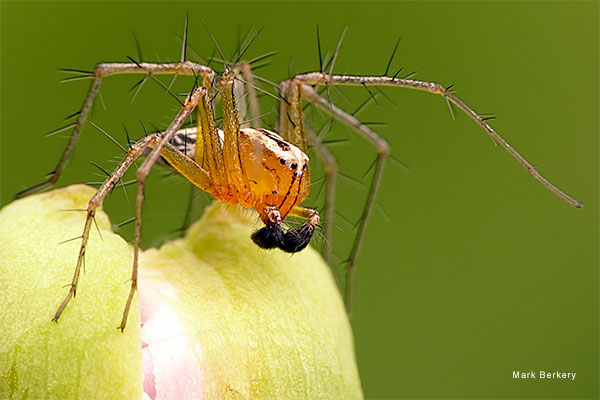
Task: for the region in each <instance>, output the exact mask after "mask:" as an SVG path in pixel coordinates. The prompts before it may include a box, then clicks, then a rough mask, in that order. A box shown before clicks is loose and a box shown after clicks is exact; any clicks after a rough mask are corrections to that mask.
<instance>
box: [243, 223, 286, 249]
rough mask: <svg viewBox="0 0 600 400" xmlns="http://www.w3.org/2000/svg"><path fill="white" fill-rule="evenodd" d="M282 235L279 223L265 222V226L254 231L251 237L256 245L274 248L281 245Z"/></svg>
mask: <svg viewBox="0 0 600 400" xmlns="http://www.w3.org/2000/svg"><path fill="white" fill-rule="evenodd" d="M283 236H284V234H283V229H282V228H281V225H280V224H267V226H265V227H263V228H260V229H259V230H257V231H255V232H254V233H253V234H252V236H251V238H252V241H253V242H254V243H256V245H257V246H258V247H261V248H263V249H274V248H276V247H281V244H282V243H283Z"/></svg>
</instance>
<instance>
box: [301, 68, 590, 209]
mask: <svg viewBox="0 0 600 400" xmlns="http://www.w3.org/2000/svg"><path fill="white" fill-rule="evenodd" d="M293 79H298V80H300V81H302V82H303V83H305V84H306V85H353V86H356V85H363V86H395V87H402V88H407V89H416V90H422V91H426V92H429V93H433V94H438V95H441V96H442V97H444V98H445V99H446V100H447V101H450V102H452V103H453V104H455V105H456V106H457V107H458V108H460V109H461V110H462V111H463V112H464V113H465V114H467V115H468V116H469V117H470V118H471V119H472V120H474V121H475V122H477V123H478V124H479V125H480V126H481V127H482V128H483V129H484V130H485V131H486V132H487V134H488V135H489V136H490V137H492V139H494V141H496V142H497V143H498V144H500V146H502V147H503V148H504V149H506V151H508V152H509V153H510V154H511V155H512V156H513V157H514V158H515V159H517V161H518V162H519V163H520V164H521V165H522V166H523V167H524V168H525V169H526V170H527V172H529V173H530V174H531V176H533V177H534V178H535V179H536V180H538V181H539V182H541V183H542V184H543V185H544V186H546V187H547V188H548V189H550V190H551V191H552V192H553V193H554V194H556V195H557V196H559V197H560V198H561V199H563V200H564V201H566V202H567V203H569V204H571V205H572V206H574V207H576V208H583V205H582V204H581V203H580V202H578V201H577V200H575V199H574V198H572V197H571V196H569V195H567V194H566V193H564V192H563V191H562V190H560V189H559V188H557V187H556V186H554V185H553V184H552V183H550V182H549V181H548V180H547V179H546V178H544V177H543V176H542V175H540V174H539V173H538V172H537V171H536V169H535V167H534V166H533V165H531V164H530V163H529V162H528V161H527V160H525V158H523V156H521V155H520V154H519V153H518V152H517V151H516V150H515V149H513V148H512V147H511V146H510V145H509V144H508V142H506V141H505V140H504V139H503V138H502V137H501V136H500V135H498V134H497V133H496V131H494V129H492V127H491V126H489V125H488V124H487V122H485V120H484V119H483V118H482V117H480V116H479V115H478V114H477V113H476V112H475V111H473V110H472V109H471V108H470V107H469V106H467V105H466V104H465V103H464V102H463V101H462V100H461V99H459V98H458V97H457V96H456V95H455V94H454V93H452V92H451V91H449V90H447V89H446V88H444V87H443V86H442V85H440V84H439V83H435V82H427V81H417V80H412V79H401V78H390V77H388V76H347V75H328V74H324V73H322V72H311V73H308V74H303V75H297V76H296V77H294V78H293ZM307 100H308V99H307Z"/></svg>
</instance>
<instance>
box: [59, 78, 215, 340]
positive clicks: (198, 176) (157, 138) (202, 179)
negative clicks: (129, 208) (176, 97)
mask: <svg viewBox="0 0 600 400" xmlns="http://www.w3.org/2000/svg"><path fill="white" fill-rule="evenodd" d="M203 94H204V91H202V90H200V89H196V90H195V91H194V92H192V93H191V94H190V96H189V97H188V100H187V102H186V104H185V106H184V108H183V109H182V110H181V111H180V112H179V114H178V115H177V117H176V118H175V120H174V121H173V122H172V124H171V126H170V127H169V128H168V129H167V131H165V132H164V133H155V134H152V135H150V136H146V137H144V138H142V139H141V140H139V141H138V142H136V143H135V144H133V145H132V146H131V148H130V149H129V151H128V152H127V154H126V155H125V157H124V158H123V160H122V161H121V162H120V163H119V165H118V166H117V167H116V169H115V170H114V171H113V173H112V174H111V175H110V176H109V177H108V179H107V180H106V181H105V182H104V183H103V184H102V185H101V186H100V188H99V189H98V191H97V192H96V193H95V194H94V196H93V197H92V198H91V199H90V201H89V203H88V208H87V213H86V220H85V225H84V229H83V234H82V236H81V238H82V241H81V247H80V250H79V256H78V258H77V264H76V266H75V271H74V274H73V279H72V281H71V285H70V288H69V292H68V293H67V295H66V297H65V298H64V300H63V301H62V303H61V304H60V306H59V307H58V309H57V311H56V313H55V315H54V317H53V318H52V320H53V321H58V319H59V318H60V316H61V314H62V313H63V311H64V310H65V308H66V306H67V304H68V303H69V301H70V300H71V298H73V297H75V294H76V291H77V284H78V282H79V276H80V272H81V267H82V265H83V261H84V256H85V251H86V248H87V243H88V239H89V233H90V229H91V225H92V221H93V219H94V216H95V214H96V209H97V208H98V207H100V206H101V205H102V202H103V201H104V199H105V198H106V196H107V195H108V194H109V193H110V191H111V190H112V188H113V187H114V185H115V184H116V183H117V182H118V181H119V180H120V179H121V178H122V177H123V176H124V175H125V173H126V172H127V170H128V169H129V168H130V167H131V165H132V164H133V163H134V162H135V160H136V159H137V158H138V157H140V156H141V155H142V154H143V153H144V150H145V149H146V148H147V147H153V150H152V151H151V152H150V155H149V156H148V158H147V159H146V161H145V162H144V163H143V164H142V167H141V168H140V170H139V171H138V183H139V186H138V198H137V200H138V201H137V210H136V231H135V232H136V238H135V245H134V256H133V271H132V284H131V290H130V293H129V297H128V299H127V303H126V306H125V310H124V312H123V319H122V321H121V325H120V326H119V328H120V329H121V330H123V329H124V328H125V324H126V321H127V315H128V313H129V308H130V306H131V301H132V300H133V293H134V292H135V289H136V287H137V266H138V265H137V261H138V250H139V240H140V229H141V205H142V204H141V201H142V200H143V187H144V180H145V177H146V176H147V174H148V172H149V171H150V168H151V167H152V165H153V164H154V162H155V161H156V160H157V159H158V156H159V154H160V155H162V156H163V157H165V158H166V159H167V160H168V161H169V163H170V164H171V165H172V166H173V167H174V168H175V169H177V170H178V171H180V172H181V173H182V174H183V175H184V176H185V177H186V178H188V179H189V180H191V181H192V182H193V183H194V184H196V185H197V186H199V187H201V188H202V189H205V190H210V184H211V180H210V176H209V175H208V174H207V173H206V172H205V171H204V170H202V168H200V167H199V166H198V165H196V164H195V163H194V162H193V161H192V160H191V159H189V158H187V157H186V156H185V155H183V154H181V153H180V152H179V151H177V150H176V149H175V148H174V147H173V146H171V145H169V144H168V143H167V141H168V139H169V138H170V136H173V134H174V133H175V131H177V129H179V128H180V127H181V124H182V123H183V122H184V121H185V119H186V118H187V117H188V116H189V115H190V113H191V112H192V111H193V110H194V108H195V107H196V105H197V103H198V100H199V97H200V96H201V95H203ZM161 146H164V147H163V148H161ZM140 187H141V189H140Z"/></svg>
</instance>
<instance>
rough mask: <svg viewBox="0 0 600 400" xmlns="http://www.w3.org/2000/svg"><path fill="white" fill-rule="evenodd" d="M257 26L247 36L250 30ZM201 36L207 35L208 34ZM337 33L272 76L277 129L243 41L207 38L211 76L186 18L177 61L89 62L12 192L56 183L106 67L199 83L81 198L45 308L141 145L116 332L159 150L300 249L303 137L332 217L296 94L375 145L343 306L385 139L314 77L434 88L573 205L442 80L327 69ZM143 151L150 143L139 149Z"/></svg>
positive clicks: (311, 222)
mask: <svg viewBox="0 0 600 400" xmlns="http://www.w3.org/2000/svg"><path fill="white" fill-rule="evenodd" d="M261 29H262V28H261ZM258 32H260V30H259V31H258ZM258 32H257V33H256V34H255V35H254V37H253V38H252V40H253V39H254V38H255V37H256V35H258ZM209 34H210V32H209ZM210 36H211V38H212V39H213V41H214V37H212V34H210ZM342 38H343V33H342V36H341V37H340V41H339V42H338V45H337V48H336V52H335V54H334V56H333V59H332V61H331V64H330V68H329V72H328V73H327V72H322V71H320V72H311V73H305V74H300V75H296V76H294V77H292V78H290V79H287V80H285V81H283V82H281V83H280V84H279V116H278V122H277V128H276V129H277V130H278V134H277V133H274V132H271V131H268V130H265V129H262V128H260V122H259V118H260V116H259V110H258V100H257V96H256V91H255V90H256V89H257V88H256V87H255V86H254V85H253V81H254V75H253V73H252V69H251V65H250V63H244V62H239V60H240V59H241V57H242V55H243V54H244V52H245V51H246V50H247V48H248V47H249V45H250V43H251V42H252V40H250V43H248V45H246V47H245V49H244V51H242V52H240V55H239V56H238V57H237V60H236V61H235V62H234V63H232V64H231V65H227V64H226V63H225V61H224V60H225V57H224V56H223V54H222V52H221V50H220V49H219V47H218V45H217V44H216V41H215V45H216V47H217V50H219V52H220V53H221V56H222V57H223V61H224V63H225V64H226V68H225V71H224V72H223V73H222V74H220V79H218V80H216V79H215V78H216V76H217V75H218V74H217V73H216V72H215V71H214V70H212V69H211V68H209V67H208V66H205V65H201V64H198V63H195V62H192V61H188V60H186V46H187V43H186V41H187V20H186V27H185V31H184V39H183V48H182V53H181V60H180V62H177V63H146V62H141V61H140V62H136V61H134V60H133V59H131V61H133V62H131V63H100V64H98V65H96V67H95V69H94V71H93V74H92V75H91V76H90V78H92V79H93V81H92V84H91V87H90V89H89V91H88V94H87V97H86V98H85V101H84V103H83V106H82V108H81V111H80V113H79V116H78V119H77V122H76V123H75V129H74V131H73V134H72V136H71V139H70V141H69V143H68V145H67V147H66V149H65V151H64V153H63V155H62V157H61V159H60V160H59V162H58V165H57V167H56V169H55V170H54V172H53V173H52V175H51V176H50V178H49V179H48V180H47V181H46V182H43V183H41V184H39V185H36V186H34V187H32V188H30V189H28V190H26V191H24V192H22V193H21V194H20V195H19V196H23V195H26V194H30V193H34V192H37V191H40V190H43V189H45V188H47V187H51V186H53V185H54V184H55V183H56V182H57V180H58V178H59V176H60V174H61V173H62V171H63V170H64V168H65V166H66V165H67V163H68V162H69V159H70V156H71V154H72V152H73V149H74V147H75V144H76V142H77V139H78V137H79V135H80V133H81V130H82V128H83V125H84V122H85V119H86V116H87V114H88V112H89V110H90V108H91V106H92V103H93V101H94V98H95V96H96V94H97V93H98V91H99V88H100V82H101V80H102V78H103V77H105V76H108V75H115V74H145V75H146V76H145V77H144V80H143V81H145V80H146V79H147V78H148V77H152V78H153V75H157V74H169V75H191V76H194V77H195V78H196V82H197V81H198V80H200V81H201V86H200V87H195V88H194V89H193V90H192V91H191V93H189V95H188V96H187V98H186V101H185V104H183V107H182V109H181V111H179V113H178V114H177V116H176V117H175V119H174V120H173V121H172V123H171V125H170V126H169V127H168V129H167V130H166V131H164V132H157V133H153V134H150V135H148V136H146V137H144V138H142V139H140V140H139V141H138V142H136V143H135V144H133V145H131V146H130V149H129V151H127V154H126V155H125V157H124V158H123V160H122V161H121V162H120V163H119V165H118V166H117V167H116V168H115V170H114V171H113V173H112V174H111V175H110V176H109V177H108V179H107V180H106V181H105V182H104V183H103V184H102V185H101V186H100V188H99V189H98V191H97V192H96V194H95V195H94V196H93V197H92V199H91V200H90V201H89V204H88V207H87V213H86V220H85V225H84V229H83V234H82V236H81V239H82V243H81V247H80V251H79V256H78V259H77V264H76V267H75V272H74V274H73V279H72V282H71V284H70V288H69V291H68V293H67V295H66V297H65V299H64V300H63V302H62V303H61V304H60V306H59V308H58V310H57V311H56V313H55V315H54V318H53V321H58V319H59V318H60V316H61V314H62V313H63V311H64V310H65V308H66V306H67V304H68V303H69V301H70V300H71V298H73V297H74V296H75V293H76V290H77V284H78V281H79V276H80V271H81V267H82V264H83V259H84V255H85V251H86V245H87V241H88V238H89V233H90V229H91V224H92V221H93V219H94V216H95V213H96V209H97V208H98V207H99V206H100V205H101V204H102V202H103V201H104V199H105V197H106V196H107V195H108V194H109V192H110V191H111V189H112V188H113V187H114V185H115V184H116V183H117V182H118V181H119V180H120V179H121V178H122V177H123V176H124V174H125V172H126V171H127V170H128V169H129V167H131V165H132V164H133V162H134V161H135V160H136V159H137V158H138V157H140V156H141V155H142V154H144V151H145V150H146V151H147V158H146V160H145V161H144V163H143V164H142V165H141V167H140V168H139V169H138V172H137V183H138V189H137V198H136V225H135V242H134V253H133V254H134V255H133V268H132V278H131V289H130V291H129V296H128V298H127V302H126V305H125V309H124V312H123V317H122V320H121V324H120V325H119V328H120V329H121V330H123V329H124V328H125V325H126V322H127V316H128V313H129V309H130V306H131V302H132V299H133V295H134V293H135V291H136V288H137V274H138V252H139V244H140V230H141V222H142V218H141V217H142V200H143V198H144V185H145V179H146V177H147V176H148V174H149V172H150V169H151V168H152V166H153V165H154V164H155V163H156V162H157V161H158V160H159V158H160V157H161V156H162V157H163V158H164V159H165V160H166V161H167V162H168V163H169V164H170V166H171V167H173V168H174V169H175V170H177V171H178V172H179V173H180V174H181V175H182V176H184V177H185V178H186V179H188V180H189V181H190V182H192V183H193V184H194V185H196V186H197V187H198V188H200V189H202V190H203V191H205V192H208V193H210V194H211V195H213V196H214V197H215V198H216V199H218V200H220V201H223V202H225V203H228V204H232V205H235V204H240V205H241V206H243V207H245V208H254V209H256V211H257V212H258V214H259V216H260V218H261V220H262V222H263V223H264V224H265V226H264V227H263V228H261V229H258V230H257V231H255V232H254V233H253V234H252V240H253V241H254V242H255V243H256V244H257V245H258V246H260V247H262V248H265V249H272V248H280V249H282V250H284V251H287V252H291V253H293V252H297V251H300V250H302V249H304V248H305V247H306V246H307V245H308V243H309V242H310V240H311V237H312V235H313V232H314V230H315V228H316V227H317V226H318V225H319V222H320V218H319V213H318V212H317V211H316V210H312V209H309V208H304V207H301V206H299V204H300V203H301V202H302V201H303V200H304V199H305V198H306V196H307V195H308V192H309V189H310V173H309V167H308V161H309V159H308V156H307V155H306V154H307V138H308V140H309V141H310V142H311V144H312V145H313V146H314V147H315V149H316V150H317V154H318V155H319V156H320V157H321V158H322V159H323V162H324V163H325V166H326V174H327V177H326V178H327V182H326V184H327V185H328V189H327V201H326V209H325V215H326V220H327V221H331V220H332V219H333V193H334V192H333V190H332V188H333V181H334V178H335V174H336V173H337V164H336V162H335V159H333V157H332V156H331V154H330V153H329V151H328V150H327V148H326V147H325V145H324V144H323V142H322V141H321V140H320V138H319V137H318V136H317V135H316V134H315V133H313V132H312V131H311V130H310V129H305V122H304V117H303V111H302V100H306V101H307V102H309V103H310V104H313V105H316V106H318V107H319V108H320V109H322V110H323V111H324V112H326V113H328V114H330V115H331V116H333V117H334V118H337V119H339V120H340V121H342V122H343V123H345V124H347V125H349V126H351V127H353V128H354V129H355V130H356V131H357V132H358V133H360V134H361V135H363V136H364V137H366V138H367V139H368V140H370V141H371V142H372V143H373V144H374V145H375V147H376V148H377V151H378V156H377V160H376V164H375V174H374V177H373V181H372V183H371V187H370V191H369V195H368V198H367V201H366V203H365V205H364V208H363V213H362V217H361V221H360V225H359V228H358V232H357V235H356V237H355V239H354V243H353V246H352V250H351V254H350V258H349V261H348V265H347V269H346V283H345V297H346V305H347V307H348V308H349V307H350V303H351V290H352V278H353V273H354V268H355V262H356V257H357V254H358V251H359V248H360V244H361V242H362V239H363V236H364V233H365V228H366V224H367V221H368V220H369V216H370V213H371V210H372V208H373V205H374V202H375V196H376V194H377V189H378V187H379V184H380V181H381V177H382V172H383V166H384V163H385V161H386V158H387V157H388V155H389V153H390V147H389V145H388V144H387V142H386V141H385V140H384V139H382V138H381V137H379V136H378V135H377V134H376V133H375V132H373V131H372V130H371V129H369V128H368V127H367V126H366V125H364V124H362V123H361V122H360V121H359V120H357V119H356V118H354V116H352V115H351V114H349V113H347V112H345V111H343V110H341V109H340V108H338V107H336V106H335V105H334V104H331V103H330V102H329V101H327V100H326V99H325V98H323V97H322V96H321V95H319V94H318V92H317V91H316V90H315V86H319V85H325V86H327V85H357V86H361V85H362V86H365V87H367V86H375V85H380V86H396V87H402V88H407V89H416V90H422V91H426V92H429V93H433V94H438V95H440V96H442V97H443V98H444V99H445V100H446V102H448V105H450V103H452V104H454V105H456V106H457V107H458V108H459V109H461V110H462V111H463V112H464V113H466V114H467V115H468V116H469V117H470V118H471V119H473V120H474V121H475V122H477V124H479V125H480V126H481V127H482V128H483V129H484V130H485V131H486V132H487V134H488V135H489V136H490V137H491V138H492V139H493V140H494V141H496V142H497V143H498V144H500V146H502V147H503V148H504V149H506V150H507V151H508V152H509V153H510V154H511V155H512V156H513V157H514V158H516V159H517V161H518V162H519V163H520V164H521V165H522V166H523V167H524V168H525V169H526V170H527V171H528V172H529V173H530V174H531V175H532V176H533V177H534V178H535V179H537V180H538V181H540V182H541V183H542V184H543V185H544V186H546V187H547V188H548V189H550V190H551V191H552V192H554V193H555V194H556V195H558V196H559V197H560V198H562V199H563V200H565V201H566V202H568V203H569V204H571V205H573V206H575V207H577V208H582V205H581V204H580V203H579V202H578V201H577V200H575V199H573V198H572V197H570V196H568V195H567V194H565V193H564V192H562V191H561V190H560V189H558V188H557V187H556V186H554V185H553V184H552V183H550V182H549V181H548V180H546V179H545V178H544V177H542V176H541V175H540V174H539V173H538V172H537V171H536V170H535V168H534V167H533V166H532V165H531V164H530V163H529V162H528V161H526V160H525V159H524V158H523V157H522V156H521V155H520V154H519V153H518V152H517V151H516V150H514V149H513V148H512V147H511V146H510V145H509V144H508V143H507V142H506V141H505V140H504V139H502V138H501V137H500V136H499V135H498V134H497V133H496V132H495V131H494V130H493V129H492V128H491V127H490V126H489V125H488V124H487V122H486V121H485V119H484V118H482V117H480V116H479V115H478V114H477V113H475V112H474V111H473V110H472V109H471V108H469V106H467V105H466V104H465V103H464V102H463V101H462V100H460V99H459V98H458V97H457V96H456V95H455V94H454V93H453V92H451V91H449V88H444V87H443V86H442V85H440V84H438V83H434V82H428V81H419V80H412V79H405V78H397V77H396V76H394V77H389V76H387V71H386V74H384V75H383V76H347V75H334V74H333V66H334V64H335V58H336V56H337V54H338V51H339V48H340V44H341V40H342ZM396 46H397V44H396ZM319 52H320V44H319ZM394 53H395V50H394ZM319 55H320V54H319ZM393 55H394V54H392V58H393ZM390 63H391V60H390ZM388 68H389V64H388ZM396 75H397V74H396ZM143 81H142V82H143ZM244 85H245V88H246V89H247V90H248V98H249V105H250V107H249V108H250V114H251V117H252V118H251V119H250V121H254V122H253V123H252V125H253V128H240V120H239V116H238V114H239V113H240V110H239V108H240V104H236V93H237V92H238V89H239V88H240V87H242V92H243V86H244ZM195 86H196V85H195ZM217 95H220V96H221V99H222V105H223V129H218V128H217V123H216V121H215V116H214V112H213V101H214V99H215V97H216V96H217ZM196 108H197V109H198V116H197V126H196V127H194V128H186V129H181V127H182V125H183V123H184V121H185V120H186V119H187V118H188V117H189V116H190V115H191V114H192V112H193V111H194V110H195V109H196ZM244 108H245V106H244ZM257 120H258V121H257ZM188 145H189V146H190V147H192V148H191V149H189V150H188V149H187V146H188ZM149 149H152V150H151V151H148V150H149ZM190 150H191V151H190ZM288 215H292V216H296V217H300V218H303V219H305V220H306V221H305V222H304V223H303V224H301V225H300V226H299V227H295V228H289V229H287V230H285V229H284V227H283V225H282V222H283V220H284V219H285V218H286V217H287V216H288ZM331 236H332V230H331V224H330V223H328V224H326V227H325V239H326V241H325V245H324V250H323V252H324V256H325V259H326V260H327V261H328V262H330V258H331V247H330V243H331Z"/></svg>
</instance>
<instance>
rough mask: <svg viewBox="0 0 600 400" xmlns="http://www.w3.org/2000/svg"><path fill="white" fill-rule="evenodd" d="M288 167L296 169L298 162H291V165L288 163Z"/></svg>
mask: <svg viewBox="0 0 600 400" xmlns="http://www.w3.org/2000/svg"><path fill="white" fill-rule="evenodd" d="M290 168H291V169H296V168H298V164H297V163H295V162H293V163H292V165H290Z"/></svg>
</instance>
